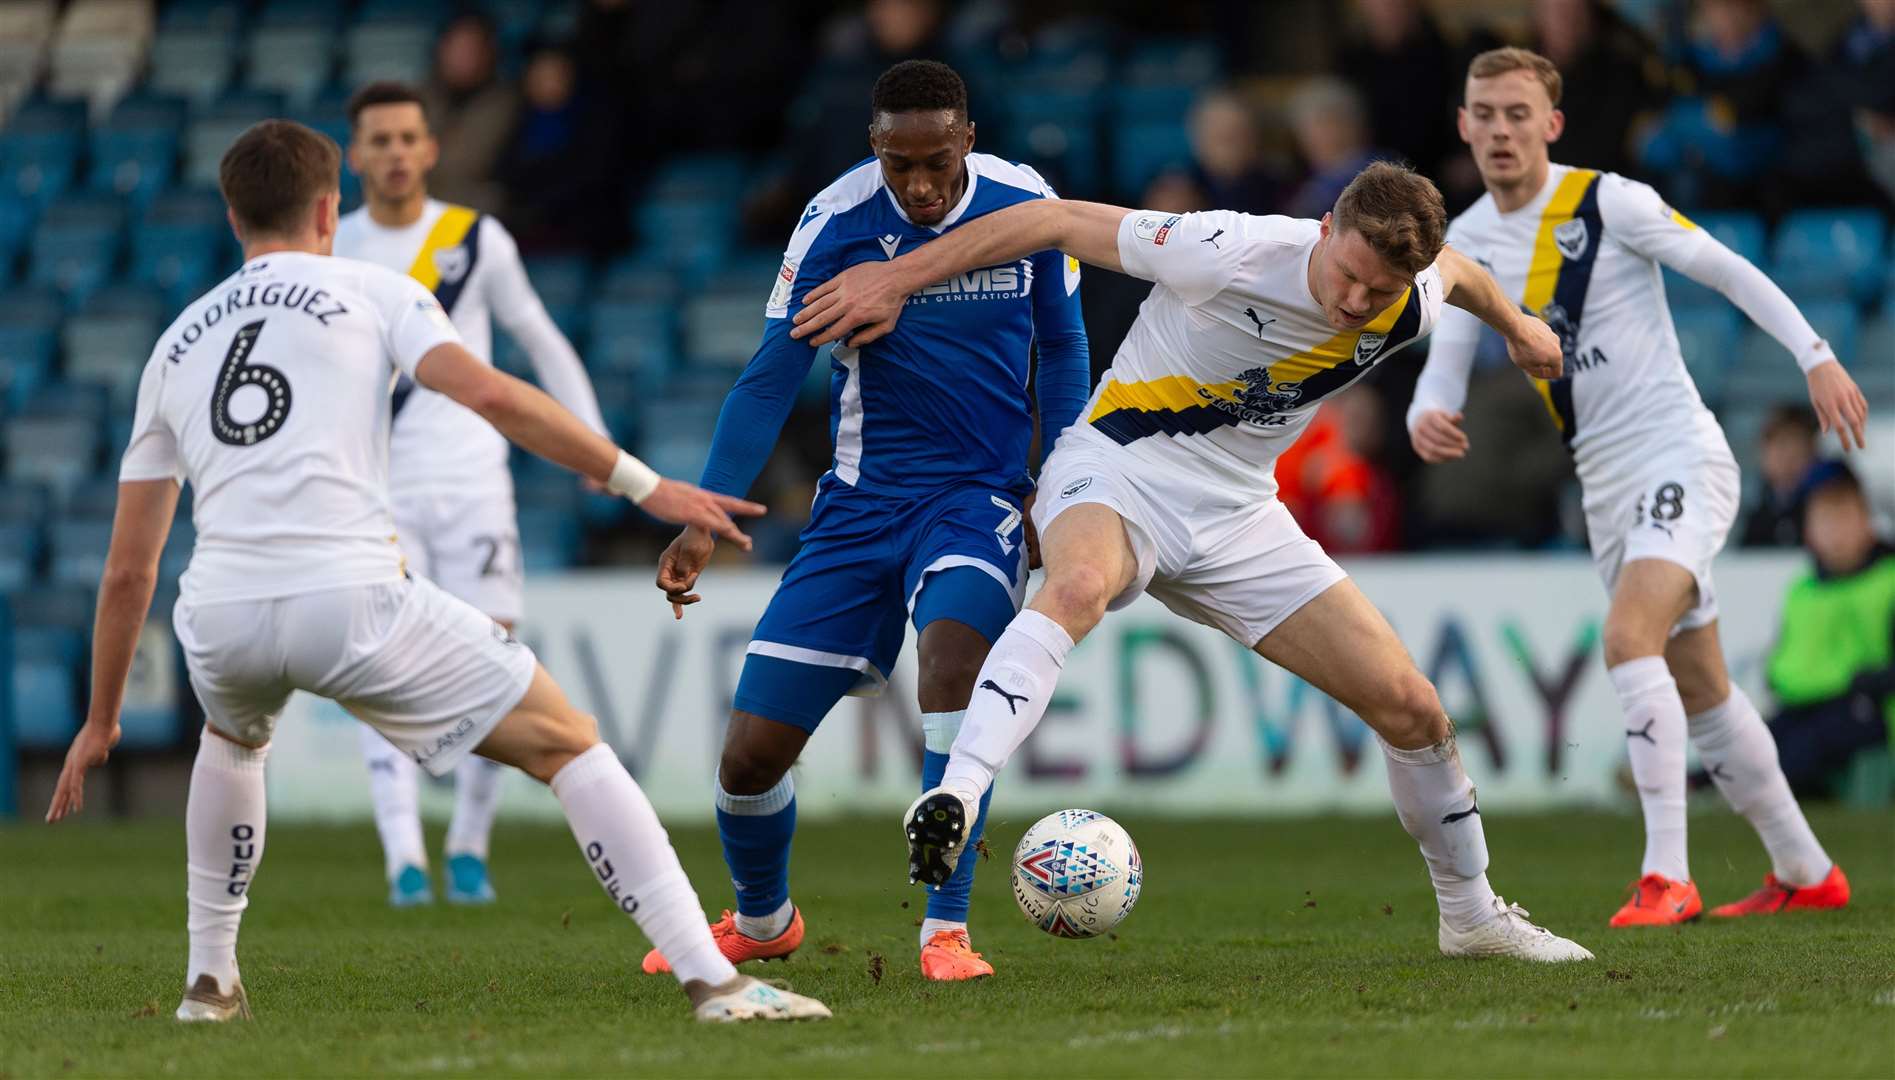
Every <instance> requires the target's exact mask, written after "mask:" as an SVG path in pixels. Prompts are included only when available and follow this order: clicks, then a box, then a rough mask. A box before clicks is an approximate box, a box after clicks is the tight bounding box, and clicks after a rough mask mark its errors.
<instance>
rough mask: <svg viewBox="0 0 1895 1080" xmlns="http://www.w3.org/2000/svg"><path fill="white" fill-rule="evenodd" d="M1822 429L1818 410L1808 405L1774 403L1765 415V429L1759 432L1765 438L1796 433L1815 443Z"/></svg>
mask: <svg viewBox="0 0 1895 1080" xmlns="http://www.w3.org/2000/svg"><path fill="white" fill-rule="evenodd" d="M1822 430H1823V429H1822V425H1820V424H1818V423H1817V422H1816V411H1815V410H1814V409H1811V408H1810V407H1809V406H1808V405H1773V406H1771V407H1770V411H1769V412H1768V413H1766V414H1765V415H1764V418H1763V430H1762V431H1761V432H1759V433H1758V434H1759V435H1760V437H1762V438H1765V439H1772V438H1775V437H1776V436H1778V435H1796V436H1799V437H1801V438H1803V439H1805V440H1807V441H1809V442H1811V443H1814V442H1815V441H1816V436H1818V435H1820V434H1822Z"/></svg>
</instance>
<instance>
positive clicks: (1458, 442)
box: [1408, 409, 1467, 465]
mask: <svg viewBox="0 0 1895 1080" xmlns="http://www.w3.org/2000/svg"><path fill="white" fill-rule="evenodd" d="M1408 441H1409V442H1410V443H1412V444H1414V447H1415V455H1416V456H1417V457H1419V458H1421V460H1423V461H1425V462H1427V463H1428V464H1430V465H1439V464H1441V463H1442V462H1444V461H1459V460H1461V459H1462V458H1464V457H1466V456H1467V432H1465V431H1462V430H1461V414H1460V413H1458V412H1447V411H1445V410H1443V409H1429V410H1427V411H1426V412H1424V413H1422V414H1421V415H1420V416H1418V417H1416V418H1415V426H1414V427H1413V428H1411V429H1409V432H1408Z"/></svg>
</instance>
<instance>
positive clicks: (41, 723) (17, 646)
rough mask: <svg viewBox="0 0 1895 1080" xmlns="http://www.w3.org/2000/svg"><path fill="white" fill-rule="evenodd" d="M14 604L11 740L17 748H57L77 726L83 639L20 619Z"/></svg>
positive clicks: (63, 746)
mask: <svg viewBox="0 0 1895 1080" xmlns="http://www.w3.org/2000/svg"><path fill="white" fill-rule="evenodd" d="M14 603H15V607H14V618H15V620H16V624H15V626H14V627H13V735H14V739H15V741H16V742H17V744H18V745H19V746H20V748H21V749H23V750H46V751H58V750H63V749H65V748H66V745H67V744H68V743H70V742H71V741H72V736H73V734H74V733H75V732H77V731H78V730H79V719H80V717H79V705H78V696H79V672H80V670H81V668H82V667H83V665H84V651H85V641H84V639H83V638H82V637H81V636H80V635H79V634H78V632H76V631H74V630H72V629H70V628H67V627H47V626H34V625H28V624H26V623H25V622H24V621H23V620H21V619H20V614H19V607H18V597H17V596H16V597H15V601H14Z"/></svg>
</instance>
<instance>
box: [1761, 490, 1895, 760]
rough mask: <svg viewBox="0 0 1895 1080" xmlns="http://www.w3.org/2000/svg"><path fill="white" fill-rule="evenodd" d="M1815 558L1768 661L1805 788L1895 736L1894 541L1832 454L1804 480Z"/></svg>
mask: <svg viewBox="0 0 1895 1080" xmlns="http://www.w3.org/2000/svg"><path fill="white" fill-rule="evenodd" d="M1802 492H1803V507H1802V509H1803V535H1804V538H1805V541H1806V542H1807V544H1808V546H1809V551H1810V555H1811V556H1812V557H1813V559H1814V563H1815V565H1814V566H1813V567H1812V568H1811V570H1810V571H1809V572H1808V573H1807V574H1805V575H1804V576H1803V577H1802V578H1801V579H1799V580H1798V581H1797V582H1796V583H1794V584H1793V585H1791V586H1790V591H1789V594H1788V595H1787V596H1786V597H1785V598H1784V602H1783V615H1782V625H1781V626H1780V627H1779V629H1778V631H1777V643H1776V647H1775V648H1774V649H1772V650H1771V653H1770V659H1769V664H1768V667H1767V669H1766V672H1767V676H1768V679H1769V683H1770V690H1771V693H1773V694H1774V695H1775V696H1776V700H1777V705H1778V707H1779V710H1780V711H1779V712H1778V714H1777V716H1776V717H1775V718H1774V719H1772V720H1771V722H1770V729H1771V732H1772V733H1773V734H1774V735H1775V736H1776V740H1777V754H1778V756H1779V758H1780V759H1781V760H1782V763H1783V774H1784V775H1785V776H1786V777H1788V778H1789V781H1790V786H1791V787H1792V788H1793V789H1795V790H1796V792H1797V794H1799V795H1812V794H1814V795H1827V794H1832V792H1830V791H1828V790H1827V788H1828V786H1829V781H1830V778H1831V777H1832V776H1833V775H1834V774H1835V773H1836V772H1837V771H1838V770H1839V769H1841V768H1843V767H1845V766H1847V765H1848V764H1849V763H1850V761H1851V760H1852V759H1853V758H1854V757H1855V755H1856V754H1857V753H1859V752H1861V751H1863V750H1868V749H1871V748H1875V747H1882V746H1887V745H1888V744H1889V742H1890V740H1891V738H1892V737H1895V549H1891V548H1890V547H1889V546H1888V545H1887V544H1884V543H1881V542H1879V541H1878V540H1877V539H1876V536H1875V533H1874V532H1873V531H1872V529H1871V528H1870V524H1869V506H1868V501H1867V499H1866V498H1864V496H1863V492H1862V487H1861V484H1860V483H1859V482H1858V481H1857V480H1856V478H1855V474H1854V473H1852V472H1850V471H1849V467H1848V466H1846V465H1844V464H1842V463H1841V462H1837V461H1825V462H1822V463H1821V464H1819V465H1817V466H1815V467H1814V468H1812V469H1811V470H1810V474H1809V476H1807V477H1806V478H1805V480H1804V483H1803V487H1802Z"/></svg>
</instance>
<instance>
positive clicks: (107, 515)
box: [64, 473, 118, 522]
mask: <svg viewBox="0 0 1895 1080" xmlns="http://www.w3.org/2000/svg"><path fill="white" fill-rule="evenodd" d="M117 511H118V477H117V476H115V475H112V474H110V473H106V474H104V475H100V476H94V477H92V478H91V479H89V480H83V481H81V482H79V483H78V484H76V485H74V486H73V489H72V490H71V491H69V492H67V493H66V501H65V503H64V516H65V517H68V518H82V519H86V520H90V521H104V522H110V521H111V520H112V515H113V514H114V513H116V512H117Z"/></svg>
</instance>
